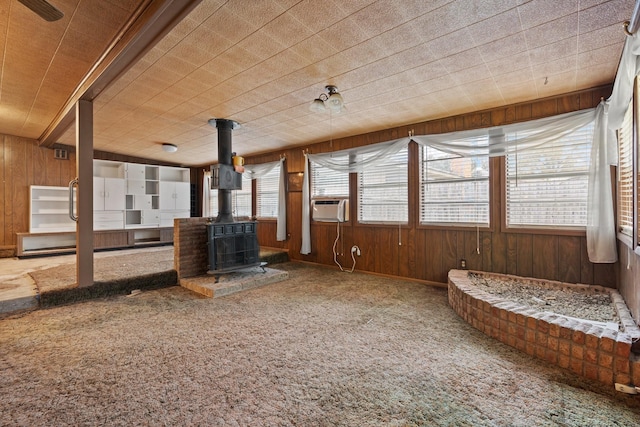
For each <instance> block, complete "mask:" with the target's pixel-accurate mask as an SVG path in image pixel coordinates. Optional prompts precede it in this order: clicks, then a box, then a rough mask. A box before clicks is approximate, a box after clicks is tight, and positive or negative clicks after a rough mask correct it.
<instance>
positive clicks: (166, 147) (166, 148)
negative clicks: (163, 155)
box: [162, 143, 178, 153]
mask: <svg viewBox="0 0 640 427" xmlns="http://www.w3.org/2000/svg"><path fill="white" fill-rule="evenodd" d="M162 149H163V150H164V151H166V152H167V153H175V152H176V151H178V146H177V145H174V144H168V143H164V144H162Z"/></svg>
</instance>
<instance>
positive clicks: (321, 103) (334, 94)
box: [309, 85, 346, 113]
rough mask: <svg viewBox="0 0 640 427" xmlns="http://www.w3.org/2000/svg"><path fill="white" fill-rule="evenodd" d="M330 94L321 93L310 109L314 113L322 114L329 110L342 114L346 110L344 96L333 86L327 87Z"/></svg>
mask: <svg viewBox="0 0 640 427" xmlns="http://www.w3.org/2000/svg"><path fill="white" fill-rule="evenodd" d="M325 89H326V90H327V92H328V94H326V93H321V94H320V96H318V97H317V98H316V99H314V100H313V101H312V102H311V105H309V109H310V110H311V111H313V112H314V113H322V112H324V111H325V110H326V109H327V108H328V109H329V110H330V111H331V112H333V113H342V112H344V111H345V110H346V108H345V106H344V100H343V99H342V95H340V93H339V92H338V88H337V87H336V86H333V85H328V86H325Z"/></svg>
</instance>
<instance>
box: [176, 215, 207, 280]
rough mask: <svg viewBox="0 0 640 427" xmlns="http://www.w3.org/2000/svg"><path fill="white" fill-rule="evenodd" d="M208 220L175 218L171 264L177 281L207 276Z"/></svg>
mask: <svg viewBox="0 0 640 427" xmlns="http://www.w3.org/2000/svg"><path fill="white" fill-rule="evenodd" d="M208 220H209V219H208V218H176V219H174V223H173V263H174V265H175V269H176V271H177V272H178V279H182V278H185V277H195V276H200V275H203V274H207V271H208V270H209V246H208V245H207V242H208V236H207V221H208Z"/></svg>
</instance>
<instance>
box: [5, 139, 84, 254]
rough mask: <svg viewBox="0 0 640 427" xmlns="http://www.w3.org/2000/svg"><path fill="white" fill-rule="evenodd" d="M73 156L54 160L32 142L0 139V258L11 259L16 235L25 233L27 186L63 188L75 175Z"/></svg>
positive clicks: (51, 150) (51, 153) (27, 207)
mask: <svg viewBox="0 0 640 427" xmlns="http://www.w3.org/2000/svg"><path fill="white" fill-rule="evenodd" d="M75 168H76V163H75V154H74V153H69V159H68V160H57V159H55V158H54V156H53V149H51V148H45V147H40V146H38V142H37V141H35V140H32V139H27V138H20V137H16V136H10V135H0V176H2V185H1V186H0V203H2V207H3V210H2V215H0V256H13V255H14V254H15V247H16V233H22V232H28V231H29V186H30V185H55V186H65V185H68V184H69V181H71V180H72V179H73V178H74V177H75V175H76V170H75Z"/></svg>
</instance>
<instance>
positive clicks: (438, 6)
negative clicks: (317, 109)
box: [0, 0, 633, 165]
mask: <svg viewBox="0 0 640 427" xmlns="http://www.w3.org/2000/svg"><path fill="white" fill-rule="evenodd" d="M141 1H142V0H140V1H137V0H128V1H116V0H109V1H101V2H95V1H89V0H58V1H57V3H56V5H58V6H59V7H60V8H61V9H63V10H64V12H65V17H64V18H63V20H61V21H59V22H58V23H53V24H46V23H44V22H41V21H39V20H38V19H39V18H37V16H35V15H33V14H32V13H31V12H30V11H28V10H27V9H26V8H24V7H23V6H22V5H21V4H20V3H18V2H17V0H11V1H9V2H2V3H0V12H2V13H0V49H1V52H2V57H3V58H4V60H3V63H2V69H1V71H2V74H1V76H0V114H2V120H1V121H0V133H6V134H15V135H20V136H26V137H31V138H38V137H39V136H40V135H41V134H42V132H43V131H44V130H45V129H46V128H47V127H48V126H49V124H50V122H51V120H52V119H53V118H54V117H55V115H56V114H57V112H58V111H59V110H60V108H61V107H62V105H63V104H64V102H65V100H66V99H67V98H68V97H69V95H70V94H71V93H72V92H73V90H74V89H75V87H76V86H77V85H78V83H79V81H80V80H81V79H82V76H84V75H85V73H86V72H87V70H88V69H89V68H90V67H91V66H92V64H94V63H95V61H96V60H97V59H98V57H99V56H100V54H101V53H102V52H103V51H104V49H106V47H107V46H108V44H109V43H110V41H111V40H112V38H113V37H114V36H115V34H117V32H118V31H119V29H121V28H122V26H123V25H124V24H125V21H126V20H127V19H128V18H129V17H130V16H131V14H132V13H133V12H134V11H135V9H136V8H137V7H138V6H139V4H140V2H141ZM632 9H633V1H630V0H605V1H599V0H566V1H549V0H532V1H524V0H438V1H433V0H432V1H424V0H379V1H375V0H352V1H348V2H345V1H337V0H334V1H330V0H323V1H320V0H279V1H258V2H256V1H252V0H229V1H223V0H203V1H202V2H201V3H200V4H199V6H197V7H196V8H195V9H194V10H193V11H192V12H191V13H190V14H189V16H187V17H186V18H185V19H184V20H183V21H182V22H180V23H179V24H178V25H176V26H175V27H174V29H173V30H171V31H170V32H169V33H168V34H167V35H166V36H165V37H164V38H163V39H162V40H160V41H159V43H158V44H157V45H156V46H155V47H153V48H152V49H151V50H149V51H148V52H147V53H146V55H145V56H144V57H142V58H140V59H139V61H138V63H137V64H135V65H134V66H133V67H131V68H130V69H129V70H128V71H127V73H126V74H125V75H123V76H122V77H121V78H120V80H118V81H115V82H113V83H112V84H111V85H110V86H109V87H107V88H106V89H105V90H104V91H103V92H102V93H101V94H100V95H99V96H98V98H96V100H95V101H94V105H95V107H94V132H95V141H94V146H95V148H96V149H97V150H103V151H110V152H115V153H122V154H129V155H134V156H140V157H145V158H150V159H156V160H163V161H170V162H176V163H182V164H185V165H203V164H206V163H210V162H214V161H216V160H217V159H216V154H217V150H216V140H217V138H216V129H215V128H212V127H211V126H209V125H208V124H207V120H208V119H209V118H211V117H218V118H229V119H233V120H237V121H239V122H240V123H241V124H242V128H241V129H238V130H236V131H234V151H237V152H238V153H241V154H244V155H250V154H254V153H260V152H265V151H272V150H276V151H277V150H280V149H283V148H284V147H290V146H298V145H304V144H309V143H314V142H319V141H326V140H330V139H335V138H339V137H342V136H348V135H355V134H361V133H366V132H370V131H374V130H380V129H385V128H390V127H396V126H402V125H405V124H409V123H412V122H418V121H425V120H430V119H434V118H438V117H445V116H449V115H452V114H460V113H465V112H471V111H477V110H482V109H486V108H492V107H496V106H500V105H504V104H510V103H516V102H524V101H529V100H533V99H537V98H541V97H546V96H553V95H557V94H562V93H566V92H571V91H575V90H581V89H586V88H590V87H595V86H599V85H602V84H606V83H611V82H612V81H613V79H614V77H615V71H616V68H617V63H618V60H619V58H620V54H621V52H622V46H623V43H624V39H625V35H624V32H623V30H622V22H623V21H624V20H627V19H629V18H630V16H631V13H632ZM327 84H334V85H337V86H338V88H339V90H340V92H341V94H342V96H343V97H344V100H345V102H346V105H347V112H346V113H344V114H341V115H332V116H331V115H329V114H328V113H326V114H318V113H312V112H310V111H309V109H308V105H309V103H310V102H311V101H312V100H313V99H314V98H316V97H318V96H319V95H320V94H321V93H323V92H324V87H325V85H327ZM59 142H61V143H63V144H69V145H74V144H75V135H74V129H73V126H72V127H71V128H70V129H69V130H68V131H67V132H66V133H64V135H63V136H62V137H61V139H60V140H59ZM162 142H170V143H174V144H176V145H178V148H179V149H178V151H177V152H176V153H173V154H168V153H165V152H163V151H162V150H161V149H160V144H161V143H162Z"/></svg>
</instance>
